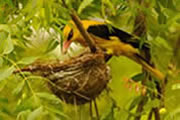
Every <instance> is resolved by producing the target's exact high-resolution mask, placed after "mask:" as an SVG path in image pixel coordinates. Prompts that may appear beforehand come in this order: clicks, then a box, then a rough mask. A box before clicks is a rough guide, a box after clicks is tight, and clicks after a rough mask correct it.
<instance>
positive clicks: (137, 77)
mask: <svg viewBox="0 0 180 120" xmlns="http://www.w3.org/2000/svg"><path fill="white" fill-rule="evenodd" d="M131 79H132V80H133V81H135V82H138V81H142V80H144V79H145V73H139V74H137V75H135V76H133V77H132V78H131Z"/></svg>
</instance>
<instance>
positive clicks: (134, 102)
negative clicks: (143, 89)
mask: <svg viewBox="0 0 180 120" xmlns="http://www.w3.org/2000/svg"><path fill="white" fill-rule="evenodd" d="M142 99H143V96H137V97H135V98H134V99H133V101H132V102H131V104H130V106H129V108H128V110H129V111H131V110H132V109H133V108H135V107H136V105H138V103H139V102H140V101H141V100H142Z"/></svg>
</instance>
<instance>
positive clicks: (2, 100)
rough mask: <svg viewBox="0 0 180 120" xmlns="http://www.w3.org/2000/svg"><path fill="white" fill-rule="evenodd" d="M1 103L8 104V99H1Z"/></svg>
mask: <svg viewBox="0 0 180 120" xmlns="http://www.w3.org/2000/svg"><path fill="white" fill-rule="evenodd" d="M0 103H3V104H4V103H6V104H7V103H8V99H7V98H4V97H0Z"/></svg>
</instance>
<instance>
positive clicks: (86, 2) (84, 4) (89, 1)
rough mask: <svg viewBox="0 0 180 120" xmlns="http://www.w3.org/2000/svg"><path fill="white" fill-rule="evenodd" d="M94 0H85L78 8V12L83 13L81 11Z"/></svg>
mask: <svg viewBox="0 0 180 120" xmlns="http://www.w3.org/2000/svg"><path fill="white" fill-rule="evenodd" d="M93 1H94V0H83V1H82V2H81V4H80V6H79V8H78V14H81V12H82V11H83V10H84V9H85V8H86V7H87V6H88V5H90V4H91V3H92V2H93Z"/></svg>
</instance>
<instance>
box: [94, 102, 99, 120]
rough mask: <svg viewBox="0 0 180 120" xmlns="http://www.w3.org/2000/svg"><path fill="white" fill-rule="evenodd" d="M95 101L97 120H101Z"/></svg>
mask: <svg viewBox="0 0 180 120" xmlns="http://www.w3.org/2000/svg"><path fill="white" fill-rule="evenodd" d="M93 101H94V107H95V111H96V117H97V120H100V117H99V112H98V107H97V104H96V99H94V100H93Z"/></svg>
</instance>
